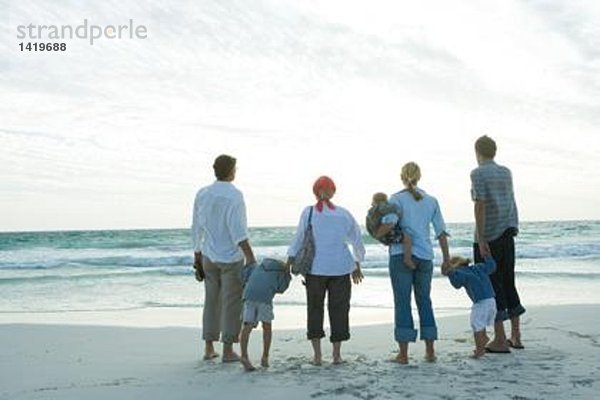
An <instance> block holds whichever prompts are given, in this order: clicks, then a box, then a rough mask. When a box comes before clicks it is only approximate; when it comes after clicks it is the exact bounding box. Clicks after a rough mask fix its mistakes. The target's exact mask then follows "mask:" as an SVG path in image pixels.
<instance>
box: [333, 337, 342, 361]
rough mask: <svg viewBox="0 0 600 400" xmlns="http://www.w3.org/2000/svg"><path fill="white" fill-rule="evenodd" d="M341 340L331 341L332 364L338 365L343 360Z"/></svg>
mask: <svg viewBox="0 0 600 400" xmlns="http://www.w3.org/2000/svg"><path fill="white" fill-rule="evenodd" d="M341 352H342V342H333V362H332V364H334V365H338V364H341V363H343V362H344V360H342V353H341Z"/></svg>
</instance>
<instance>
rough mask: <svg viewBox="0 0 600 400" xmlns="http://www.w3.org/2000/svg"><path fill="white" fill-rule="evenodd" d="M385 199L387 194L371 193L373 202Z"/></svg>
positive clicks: (380, 201)
mask: <svg viewBox="0 0 600 400" xmlns="http://www.w3.org/2000/svg"><path fill="white" fill-rule="evenodd" d="M387 200H388V197H387V194H385V193H382V192H377V193H375V194H374V195H373V203H382V202H384V201H387Z"/></svg>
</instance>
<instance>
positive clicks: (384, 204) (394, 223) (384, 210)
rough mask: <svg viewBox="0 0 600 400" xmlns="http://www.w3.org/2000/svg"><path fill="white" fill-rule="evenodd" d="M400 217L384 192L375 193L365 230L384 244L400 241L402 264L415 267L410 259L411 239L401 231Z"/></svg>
mask: <svg viewBox="0 0 600 400" xmlns="http://www.w3.org/2000/svg"><path fill="white" fill-rule="evenodd" d="M400 217H401V213H400V212H399V211H398V209H397V208H396V206H395V205H393V204H392V203H390V202H388V197H387V195H386V194H385V193H381V192H378V193H375V194H374V195H373V200H372V202H371V208H370V209H369V211H368V213H367V220H366V226H367V231H368V232H369V235H371V236H372V237H373V238H375V239H377V240H378V241H380V242H381V243H383V244H385V245H386V246H389V245H390V244H394V243H402V249H403V252H404V264H405V265H406V266H407V267H409V268H410V269H415V268H416V267H415V263H414V262H413V260H412V240H411V238H410V236H409V235H407V234H406V233H403V232H402V229H401V227H400Z"/></svg>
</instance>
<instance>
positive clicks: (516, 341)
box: [510, 317, 523, 347]
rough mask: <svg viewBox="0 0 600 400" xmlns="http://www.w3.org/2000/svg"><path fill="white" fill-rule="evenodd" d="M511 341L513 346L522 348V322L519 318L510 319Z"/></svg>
mask: <svg viewBox="0 0 600 400" xmlns="http://www.w3.org/2000/svg"><path fill="white" fill-rule="evenodd" d="M510 341H511V342H512V344H513V346H515V347H521V346H522V345H523V344H522V343H521V320H520V318H519V317H513V318H511V319H510Z"/></svg>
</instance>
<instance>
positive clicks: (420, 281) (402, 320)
mask: <svg viewBox="0 0 600 400" xmlns="http://www.w3.org/2000/svg"><path fill="white" fill-rule="evenodd" d="M402 257H403V256H402V254H398V255H393V256H391V257H390V263H389V269H390V279H391V280H392V289H393V290H394V325H395V329H394V337H395V338H396V341H397V342H414V341H415V340H417V330H416V329H415V326H414V321H413V317H412V310H411V289H412V288H414V291H415V301H416V302H417V309H418V311H419V325H420V327H421V340H436V339H437V326H436V325H435V317H434V316H433V307H432V305H431V296H430V293H431V278H432V275H433V262H432V261H431V260H422V259H420V258H417V257H413V258H412V259H413V262H414V263H415V265H416V266H417V268H416V269H414V270H412V269H410V268H408V267H407V266H406V265H404V261H403V259H402Z"/></svg>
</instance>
